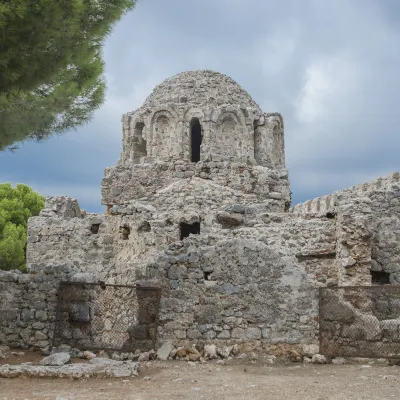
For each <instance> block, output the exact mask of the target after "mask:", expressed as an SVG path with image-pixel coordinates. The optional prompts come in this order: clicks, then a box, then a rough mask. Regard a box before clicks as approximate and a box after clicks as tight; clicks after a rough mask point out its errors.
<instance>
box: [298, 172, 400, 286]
mask: <svg viewBox="0 0 400 400" xmlns="http://www.w3.org/2000/svg"><path fill="white" fill-rule="evenodd" d="M290 212H291V213H294V214H308V213H311V214H316V215H321V214H327V215H330V216H331V217H334V216H335V215H336V218H337V233H336V236H337V238H338V242H337V253H338V258H339V259H340V261H339V262H340V263H341V264H342V266H343V270H342V278H341V284H344V285H353V284H354V285H359V284H370V283H371V274H370V271H372V272H373V273H374V272H377V273H382V274H381V276H382V280H383V281H384V282H386V283H398V282H400V173H398V172H396V173H393V174H391V175H389V176H387V177H384V178H379V179H376V180H374V181H372V182H369V183H364V184H360V185H357V186H354V187H351V188H348V189H345V190H341V191H338V192H336V193H334V194H332V195H331V196H323V197H321V198H318V199H315V200H310V201H307V202H306V203H304V204H299V205H296V206H294V207H292V208H291V209H290ZM377 276H378V279H379V274H377ZM384 282H382V283H384Z"/></svg>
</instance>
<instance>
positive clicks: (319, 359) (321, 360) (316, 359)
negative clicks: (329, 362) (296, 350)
mask: <svg viewBox="0 0 400 400" xmlns="http://www.w3.org/2000/svg"><path fill="white" fill-rule="evenodd" d="M311 362H312V363H313V364H326V358H325V356H323V355H322V354H314V355H313V356H312V358H311Z"/></svg>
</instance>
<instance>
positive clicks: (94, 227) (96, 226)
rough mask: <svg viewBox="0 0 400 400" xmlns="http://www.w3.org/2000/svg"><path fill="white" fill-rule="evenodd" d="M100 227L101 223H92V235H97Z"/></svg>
mask: <svg viewBox="0 0 400 400" xmlns="http://www.w3.org/2000/svg"><path fill="white" fill-rule="evenodd" d="M99 229H100V224H92V226H91V227H90V232H92V235H97V234H98V233H99Z"/></svg>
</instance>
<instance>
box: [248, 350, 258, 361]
mask: <svg viewBox="0 0 400 400" xmlns="http://www.w3.org/2000/svg"><path fill="white" fill-rule="evenodd" d="M249 359H250V360H251V361H256V360H258V355H257V353H255V352H254V351H252V352H250V353H249Z"/></svg>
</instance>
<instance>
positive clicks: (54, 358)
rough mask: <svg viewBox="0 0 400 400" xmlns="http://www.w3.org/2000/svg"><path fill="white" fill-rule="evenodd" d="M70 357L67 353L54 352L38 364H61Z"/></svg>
mask: <svg viewBox="0 0 400 400" xmlns="http://www.w3.org/2000/svg"><path fill="white" fill-rule="evenodd" d="M70 359H71V356H70V355H69V353H54V354H51V355H49V356H47V357H45V358H43V359H42V360H41V361H40V365H56V366H61V365H64V364H66V363H67V362H68V361H69V360H70Z"/></svg>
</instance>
